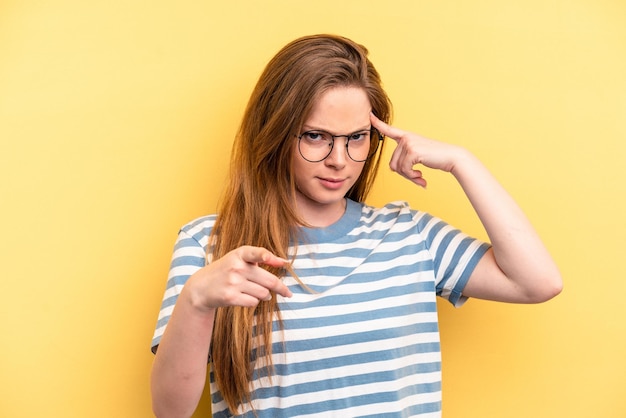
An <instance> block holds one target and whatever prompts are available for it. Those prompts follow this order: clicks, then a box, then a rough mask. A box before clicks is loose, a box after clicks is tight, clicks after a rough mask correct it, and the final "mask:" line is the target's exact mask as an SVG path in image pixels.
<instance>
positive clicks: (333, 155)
mask: <svg viewBox="0 0 626 418" xmlns="http://www.w3.org/2000/svg"><path fill="white" fill-rule="evenodd" d="M348 158H350V157H348V138H345V137H340V136H337V137H335V140H334V143H333V149H332V150H331V151H330V154H329V155H328V157H326V159H325V160H324V161H325V162H326V164H327V165H330V166H332V167H335V168H341V167H344V166H345V165H346V161H347V160H348Z"/></svg>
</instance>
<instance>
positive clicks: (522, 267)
mask: <svg viewBox="0 0 626 418" xmlns="http://www.w3.org/2000/svg"><path fill="white" fill-rule="evenodd" d="M372 125H373V126H374V127H375V128H377V129H378V130H379V131H380V132H381V133H383V134H384V135H385V136H387V137H389V138H392V139H393V140H395V141H396V143H397V147H396V149H395V150H394V152H393V155H392V157H391V161H390V163H389V165H390V167H391V169H392V170H393V171H395V172H397V173H398V174H400V175H402V176H403V177H405V178H407V179H409V180H410V181H412V182H413V183H415V184H417V185H419V186H422V187H425V186H426V180H425V179H424V178H423V177H422V173H421V172H420V171H419V170H417V169H415V166H416V165H419V164H421V165H424V166H426V167H429V168H433V169H438V170H443V171H446V172H449V173H451V174H452V175H453V176H454V177H455V178H456V179H457V181H458V182H459V184H460V185H461V187H462V188H463V191H464V192H465V194H466V196H467V197H468V199H469V201H470V203H471V204H472V206H473V207H474V210H475V211H476V213H477V215H478V217H479V218H480V221H481V222H482V224H483V226H484V228H485V230H486V232H487V235H488V236H489V239H490V241H491V244H492V246H493V247H492V248H491V249H490V250H489V251H488V252H487V253H486V254H485V255H484V256H483V257H482V259H481V260H480V262H479V263H478V265H477V266H476V268H475V269H474V271H473V273H472V275H471V276H470V279H469V281H468V283H467V285H466V286H465V289H464V290H463V294H464V295H465V296H469V297H476V298H480V299H489V300H496V301H502V302H517V303H538V302H544V301H546V300H549V299H551V298H553V297H554V296H556V295H558V294H559V293H560V292H561V289H562V286H563V284H562V279H561V275H560V273H559V270H558V268H557V266H556V264H555V263H554V261H553V260H552V257H551V256H550V254H549V253H548V251H547V249H546V248H545V246H544V245H543V243H542V241H541V239H540V238H539V235H538V234H537V232H536V231H535V229H534V228H533V226H532V225H531V223H530V221H529V220H528V218H527V217H526V216H525V215H524V213H523V211H522V210H521V208H520V207H519V206H518V205H517V203H515V201H514V200H513V198H512V197H511V196H510V195H509V193H508V192H507V191H506V190H505V189H504V188H503V187H502V186H501V185H500V183H499V182H498V181H497V180H496V179H495V178H494V177H493V175H492V174H491V173H490V172H489V170H487V168H486V167H485V166H484V165H483V164H482V163H481V162H480V161H479V160H478V159H477V158H476V157H475V156H474V155H473V154H471V153H470V152H469V151H467V150H466V149H464V148H462V147H458V146H455V145H451V144H446V143H442V142H439V141H434V140H432V139H428V138H424V137H421V136H419V135H416V134H414V133H411V132H406V131H402V130H400V129H397V128H395V127H392V126H389V125H387V124H385V123H383V122H381V121H380V120H379V119H377V118H376V117H375V116H373V115H372Z"/></svg>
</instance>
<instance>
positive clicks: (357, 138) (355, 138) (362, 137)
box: [350, 131, 369, 142]
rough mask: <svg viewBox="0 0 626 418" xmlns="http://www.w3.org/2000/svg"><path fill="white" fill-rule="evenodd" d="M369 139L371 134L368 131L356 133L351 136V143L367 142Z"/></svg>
mask: <svg viewBox="0 0 626 418" xmlns="http://www.w3.org/2000/svg"><path fill="white" fill-rule="evenodd" d="M368 137H369V132H367V131H363V132H355V133H353V134H351V135H350V141H355V142H360V141H365V140H367V139H368Z"/></svg>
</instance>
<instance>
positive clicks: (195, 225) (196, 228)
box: [179, 215, 217, 247]
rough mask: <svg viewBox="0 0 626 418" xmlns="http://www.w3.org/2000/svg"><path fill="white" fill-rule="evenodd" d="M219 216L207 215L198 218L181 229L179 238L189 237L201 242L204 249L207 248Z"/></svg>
mask: <svg viewBox="0 0 626 418" xmlns="http://www.w3.org/2000/svg"><path fill="white" fill-rule="evenodd" d="M216 219H217V215H205V216H201V217H199V218H196V219H194V220H192V221H190V222H188V223H186V224H185V225H183V226H182V227H181V228H180V231H179V236H181V238H182V237H187V238H190V239H193V240H195V241H197V242H199V243H200V244H201V245H202V246H203V247H204V246H206V244H207V242H208V239H209V236H210V235H211V231H212V230H213V226H214V225H215V220H216Z"/></svg>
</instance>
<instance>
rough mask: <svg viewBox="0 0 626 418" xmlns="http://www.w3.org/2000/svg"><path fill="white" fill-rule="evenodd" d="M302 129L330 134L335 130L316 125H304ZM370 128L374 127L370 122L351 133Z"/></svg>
mask: <svg viewBox="0 0 626 418" xmlns="http://www.w3.org/2000/svg"><path fill="white" fill-rule="evenodd" d="M302 129H303V130H305V131H323V132H328V133H329V134H333V133H334V132H331V131H329V130H328V129H323V128H316V127H314V126H311V125H303V126H302ZM370 129H372V125H371V124H369V125H367V126H366V127H363V128H360V129H356V130H354V131H351V132H349V133H351V134H352V133H355V132H362V131H369V130H370Z"/></svg>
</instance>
